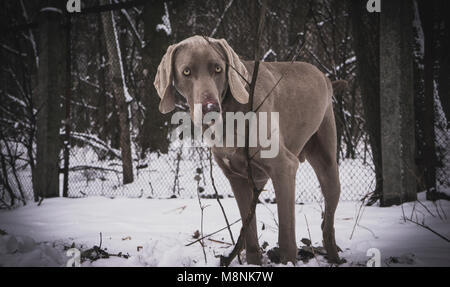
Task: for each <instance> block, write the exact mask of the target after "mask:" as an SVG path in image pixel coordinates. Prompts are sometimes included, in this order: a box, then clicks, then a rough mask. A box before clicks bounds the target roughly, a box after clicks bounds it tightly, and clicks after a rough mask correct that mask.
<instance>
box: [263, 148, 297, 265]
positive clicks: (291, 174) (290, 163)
mask: <svg viewBox="0 0 450 287" xmlns="http://www.w3.org/2000/svg"><path fill="white" fill-rule="evenodd" d="M266 164H267V167H268V168H269V169H270V177H271V179H272V183H273V186H274V188H275V196H276V199H277V207H278V222H279V230H278V244H279V246H280V259H281V262H282V263H283V264H286V263H287V262H289V261H290V262H292V263H293V264H294V265H295V263H296V262H297V244H296V240H295V175H296V173H297V168H298V159H297V157H295V156H294V155H293V154H292V153H290V152H289V151H285V152H281V151H280V155H279V156H278V157H277V158H274V159H273V160H266Z"/></svg>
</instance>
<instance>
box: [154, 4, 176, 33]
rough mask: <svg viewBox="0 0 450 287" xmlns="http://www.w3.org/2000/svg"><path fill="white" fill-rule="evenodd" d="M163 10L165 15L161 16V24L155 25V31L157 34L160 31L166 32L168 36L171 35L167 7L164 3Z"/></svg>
mask: <svg viewBox="0 0 450 287" xmlns="http://www.w3.org/2000/svg"><path fill="white" fill-rule="evenodd" d="M164 10H165V13H164V15H163V16H162V21H163V23H162V24H158V25H156V31H157V32H159V31H161V30H164V32H166V34H167V36H170V35H171V34H172V26H171V25H170V18H169V8H168V7H167V3H166V2H164Z"/></svg>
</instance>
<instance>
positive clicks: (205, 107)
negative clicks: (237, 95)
mask: <svg viewBox="0 0 450 287" xmlns="http://www.w3.org/2000/svg"><path fill="white" fill-rule="evenodd" d="M202 112H203V115H206V114H207V113H209V112H217V113H220V106H219V103H218V102H216V101H212V100H210V101H206V102H203V104H202Z"/></svg>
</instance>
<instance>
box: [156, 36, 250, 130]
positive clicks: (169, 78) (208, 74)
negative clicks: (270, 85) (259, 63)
mask: <svg viewBox="0 0 450 287" xmlns="http://www.w3.org/2000/svg"><path fill="white" fill-rule="evenodd" d="M244 78H245V80H244ZM247 79H248V72H247V70H246V68H245V66H244V64H243V63H242V61H241V60H240V59H239V57H238V55H237V54H236V53H235V52H234V51H233V49H232V48H231V47H230V46H229V45H228V43H227V42H226V41H225V40H224V39H220V40H216V39H212V38H207V37H201V36H194V37H190V38H188V39H185V40H183V41H182V42H180V43H178V44H174V45H171V46H169V48H168V49H167V52H166V54H165V55H164V57H163V58H162V60H161V63H160V64H159V67H158V72H157V74H156V77H155V82H154V85H155V88H156V90H157V92H158V95H159V97H160V98H161V102H160V104H159V110H160V112H162V113H164V114H165V113H169V112H171V111H172V110H173V109H174V108H175V104H176V97H175V95H176V92H178V93H179V94H181V95H182V96H183V97H184V98H185V99H186V101H187V103H188V105H189V109H190V115H191V118H192V119H193V122H194V123H195V124H197V125H201V123H202V122H203V117H204V116H205V115H206V114H207V113H209V112H218V113H221V109H222V108H221V102H222V99H223V98H224V96H225V94H226V93H227V90H228V88H229V89H230V92H231V94H232V96H233V97H234V98H235V99H236V101H238V102H239V103H241V104H246V103H247V102H248V97H249V96H248V92H247V90H246V89H245V85H246V80H247ZM194 107H201V108H200V109H198V108H196V109H194ZM194 111H195V112H194Z"/></svg>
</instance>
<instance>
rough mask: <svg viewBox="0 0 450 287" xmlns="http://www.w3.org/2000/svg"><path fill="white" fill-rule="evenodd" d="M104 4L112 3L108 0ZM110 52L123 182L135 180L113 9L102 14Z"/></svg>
mask: <svg viewBox="0 0 450 287" xmlns="http://www.w3.org/2000/svg"><path fill="white" fill-rule="evenodd" d="M101 3H102V5H105V4H110V3H109V1H107V0H102V1H101ZM101 17H102V24H103V30H104V32H105V33H104V34H105V43H106V50H107V52H108V59H109V61H108V74H109V78H110V79H111V80H112V91H111V93H112V94H113V95H114V98H115V101H116V105H117V110H118V113H119V127H120V151H121V156H122V168H123V184H127V183H131V182H133V162H132V157H131V140H130V122H129V121H130V119H129V113H128V104H129V100H130V99H129V98H127V97H129V95H128V91H127V87H126V83H125V75H124V74H123V63H122V55H121V52H120V46H119V38H118V34H117V27H116V22H115V20H114V14H113V11H110V12H104V13H102V15H101Z"/></svg>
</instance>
